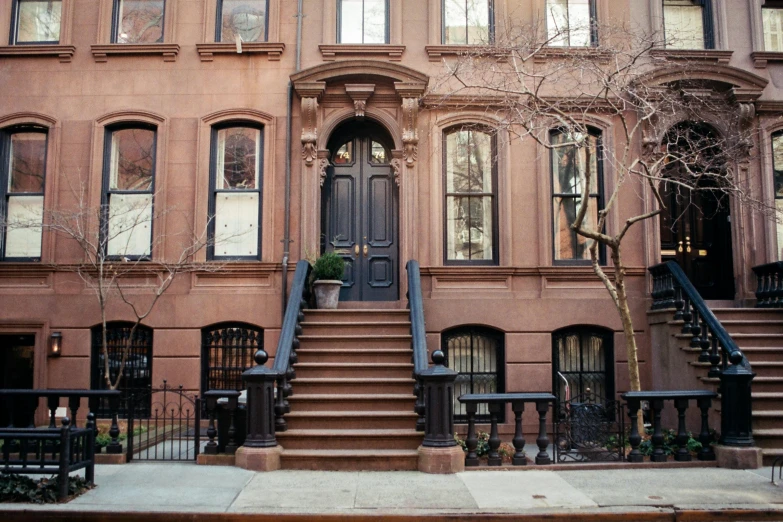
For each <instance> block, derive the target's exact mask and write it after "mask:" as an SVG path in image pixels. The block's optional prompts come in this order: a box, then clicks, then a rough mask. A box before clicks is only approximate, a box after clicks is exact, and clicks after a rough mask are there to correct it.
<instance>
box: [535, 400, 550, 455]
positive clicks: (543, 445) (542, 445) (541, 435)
mask: <svg viewBox="0 0 783 522" xmlns="http://www.w3.org/2000/svg"><path fill="white" fill-rule="evenodd" d="M536 411H537V412H538V438H536V444H537V445H538V454H537V455H536V464H538V465H541V464H552V459H551V458H550V457H549V453H547V451H546V450H547V447H548V446H549V437H548V436H547V434H546V414H547V411H549V401H544V400H540V401H536Z"/></svg>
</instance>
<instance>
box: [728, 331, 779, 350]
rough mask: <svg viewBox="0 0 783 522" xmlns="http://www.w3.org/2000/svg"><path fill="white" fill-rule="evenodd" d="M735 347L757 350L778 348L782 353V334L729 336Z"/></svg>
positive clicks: (740, 334)
mask: <svg viewBox="0 0 783 522" xmlns="http://www.w3.org/2000/svg"><path fill="white" fill-rule="evenodd" d="M731 338H732V339H734V342H735V343H737V346H739V347H740V348H743V349H744V348H745V347H746V346H750V347H757V348H779V349H780V350H781V352H783V334H765V333H738V334H733V335H732V336H731Z"/></svg>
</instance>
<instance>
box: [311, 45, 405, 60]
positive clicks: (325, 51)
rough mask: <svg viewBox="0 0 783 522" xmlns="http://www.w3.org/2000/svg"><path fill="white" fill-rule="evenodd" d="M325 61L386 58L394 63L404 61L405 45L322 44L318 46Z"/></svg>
mask: <svg viewBox="0 0 783 522" xmlns="http://www.w3.org/2000/svg"><path fill="white" fill-rule="evenodd" d="M318 49H319V50H320V51H321V56H322V57H323V59H324V60H325V61H328V62H331V61H334V60H336V59H337V57H338V56H357V55H358V56H384V57H387V58H388V59H389V60H391V61H393V62H399V61H400V60H402V53H404V52H405V46H404V45H390V44H322V45H319V46H318Z"/></svg>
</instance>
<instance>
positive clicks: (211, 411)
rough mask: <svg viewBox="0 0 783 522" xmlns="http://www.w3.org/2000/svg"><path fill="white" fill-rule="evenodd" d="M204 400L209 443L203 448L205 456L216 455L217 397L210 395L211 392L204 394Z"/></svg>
mask: <svg viewBox="0 0 783 522" xmlns="http://www.w3.org/2000/svg"><path fill="white" fill-rule="evenodd" d="M204 398H205V399H206V400H207V414H208V415H209V427H208V428H207V437H208V438H209V442H207V444H206V446H204V454H205V455H217V452H218V445H217V442H215V437H217V429H215V413H216V411H217V399H218V398H217V397H216V396H215V395H214V394H211V390H210V391H208V392H205V393H204Z"/></svg>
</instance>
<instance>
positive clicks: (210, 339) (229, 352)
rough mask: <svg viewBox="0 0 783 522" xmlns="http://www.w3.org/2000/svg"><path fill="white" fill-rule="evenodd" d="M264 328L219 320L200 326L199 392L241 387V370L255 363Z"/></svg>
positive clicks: (261, 346)
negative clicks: (220, 322) (218, 321)
mask: <svg viewBox="0 0 783 522" xmlns="http://www.w3.org/2000/svg"><path fill="white" fill-rule="evenodd" d="M263 347H264V332H263V330H261V329H260V328H257V327H255V326H251V325H249V324H244V323H222V324H218V325H213V326H208V327H207V328H204V329H203V330H201V392H202V393H204V392H206V391H209V390H241V389H243V388H244V387H245V386H244V384H243V383H242V373H243V372H244V371H245V370H248V369H250V368H252V367H253V366H255V363H254V360H253V355H255V353H256V352H257V351H258V350H259V349H260V348H263Z"/></svg>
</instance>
